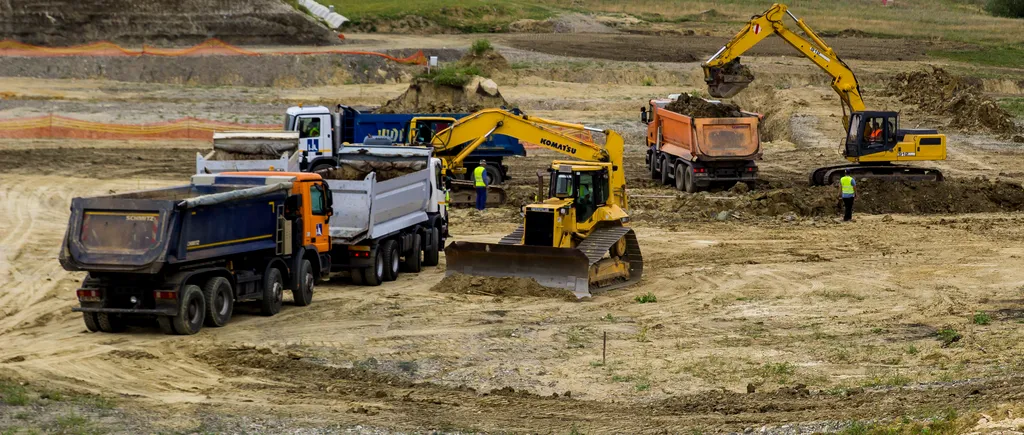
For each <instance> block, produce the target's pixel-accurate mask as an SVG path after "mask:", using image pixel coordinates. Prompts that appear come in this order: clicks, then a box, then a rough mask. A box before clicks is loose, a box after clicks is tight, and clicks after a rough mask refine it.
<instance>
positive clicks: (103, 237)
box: [60, 172, 333, 335]
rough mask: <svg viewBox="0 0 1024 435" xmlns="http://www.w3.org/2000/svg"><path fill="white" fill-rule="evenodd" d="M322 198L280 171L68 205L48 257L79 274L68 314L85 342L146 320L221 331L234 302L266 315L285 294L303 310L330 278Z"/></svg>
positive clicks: (185, 330) (195, 180) (321, 188)
mask: <svg viewBox="0 0 1024 435" xmlns="http://www.w3.org/2000/svg"><path fill="white" fill-rule="evenodd" d="M332 199H333V195H332V193H331V190H330V188H329V187H328V185H327V182H325V181H324V180H323V179H322V178H321V177H320V175H317V174H310V173H286V172H263V173H260V172H251V173H224V174H218V175H196V176H193V177H192V182H191V183H190V184H188V185H184V186H180V187H172V188H167V189H156V190H148V191H142V192H132V193H124V194H116V195H107V196H97V197H89V198H74V199H73V200H72V202H71V217H70V220H69V222H68V229H67V232H66V233H65V236H64V243H63V246H62V248H61V252H60V263H61V265H62V266H63V267H64V269H66V270H69V271H85V272H88V275H87V276H86V278H85V279H84V280H83V282H82V285H81V288H79V289H78V290H77V294H78V300H79V301H80V303H81V306H80V307H76V308H74V311H77V312H81V313H82V316H83V318H84V320H85V326H86V327H87V328H88V329H89V330H90V331H103V332H118V331H120V330H123V329H124V328H125V326H126V325H127V324H128V323H130V322H134V321H138V320H144V319H147V318H148V319H152V318H155V319H156V320H157V323H158V324H159V326H160V328H161V329H162V330H163V331H164V332H165V333H168V334H182V335H189V334H195V333H196V332H198V331H199V330H200V329H201V328H202V327H203V325H206V326H223V325H224V324H226V323H227V322H228V321H229V320H230V319H231V315H232V312H233V311H234V304H235V303H236V302H247V301H252V302H256V303H258V304H259V306H260V311H261V313H262V314H264V315H268V316H270V315H274V314H276V313H277V312H278V311H280V309H281V305H282V303H283V293H284V291H285V290H291V292H292V295H293V298H294V301H295V304H296V305H299V306H305V305H309V304H310V303H311V301H312V298H313V286H314V283H315V282H316V281H319V280H320V279H321V278H322V277H325V276H326V274H327V273H329V271H330V269H331V256H330V250H331V240H330V237H329V235H330V233H329V231H330V223H329V220H330V217H331V215H332V210H333V208H332V205H333V200H332ZM150 321H151V320H150Z"/></svg>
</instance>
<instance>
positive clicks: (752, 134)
mask: <svg viewBox="0 0 1024 435" xmlns="http://www.w3.org/2000/svg"><path fill="white" fill-rule="evenodd" d="M693 123H694V126H695V127H696V134H697V147H698V150H699V153H698V154H699V155H701V156H702V157H704V158H705V159H710V160H714V159H735V158H740V159H746V158H756V157H757V156H758V155H760V153H761V141H760V139H759V136H758V133H757V118H756V117H747V118H696V119H694V120H693Z"/></svg>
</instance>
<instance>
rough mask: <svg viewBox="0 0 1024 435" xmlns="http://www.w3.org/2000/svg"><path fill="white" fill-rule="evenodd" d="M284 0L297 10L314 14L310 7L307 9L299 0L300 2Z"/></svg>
mask: <svg viewBox="0 0 1024 435" xmlns="http://www.w3.org/2000/svg"><path fill="white" fill-rule="evenodd" d="M284 2H285V3H288V5H289V6H291V7H293V8H295V10H297V11H299V12H302V13H304V14H306V15H310V16H312V15H313V14H312V13H311V12H310V11H309V9H307V8H306V7H305V6H303V5H300V4H299V2H298V0H284Z"/></svg>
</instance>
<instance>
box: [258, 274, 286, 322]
mask: <svg viewBox="0 0 1024 435" xmlns="http://www.w3.org/2000/svg"><path fill="white" fill-rule="evenodd" d="M283 304H284V278H282V277H281V269H278V268H276V267H271V268H270V269H267V274H266V275H264V276H263V300H261V301H260V314H262V315H264V316H273V315H274V314H277V313H279V312H281V305H283Z"/></svg>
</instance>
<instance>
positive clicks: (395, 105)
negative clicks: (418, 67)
mask: <svg viewBox="0 0 1024 435" xmlns="http://www.w3.org/2000/svg"><path fill="white" fill-rule="evenodd" d="M502 106H508V102H507V101H505V98H504V97H502V96H501V92H499V91H498V85H497V84H495V83H494V81H493V80H491V79H485V78H483V77H473V78H472V79H470V81H469V83H466V84H465V85H464V86H452V85H446V84H438V83H435V82H434V81H433V80H430V79H428V78H423V77H420V78H416V79H413V81H412V83H411V84H409V89H406V91H405V92H403V93H402V95H399V96H398V97H396V98H394V99H391V100H389V101H388V102H387V103H384V105H383V106H381V107H380V108H379V109H377V111H376V113H472V112H476V111H478V110H481V109H485V108H491V107H502Z"/></svg>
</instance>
